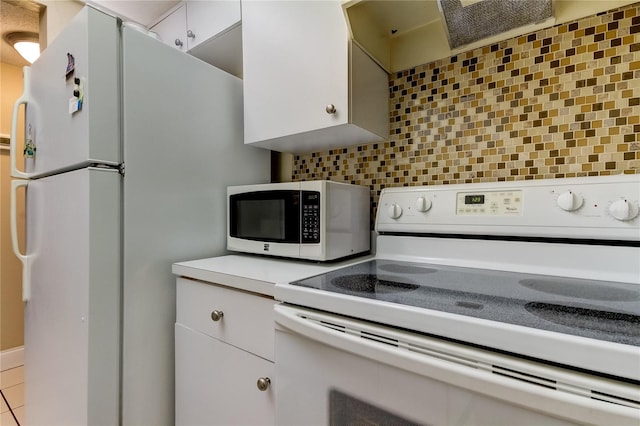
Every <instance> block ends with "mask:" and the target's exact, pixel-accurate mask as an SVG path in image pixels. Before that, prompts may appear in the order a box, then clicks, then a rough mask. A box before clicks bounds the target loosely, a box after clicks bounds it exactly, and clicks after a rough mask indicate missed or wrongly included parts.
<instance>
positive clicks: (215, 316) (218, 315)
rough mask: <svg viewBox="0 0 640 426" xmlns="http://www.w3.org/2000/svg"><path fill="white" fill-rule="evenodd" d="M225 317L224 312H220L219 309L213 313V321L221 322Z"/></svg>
mask: <svg viewBox="0 0 640 426" xmlns="http://www.w3.org/2000/svg"><path fill="white" fill-rule="evenodd" d="M223 316H224V313H223V312H222V311H218V310H217V309H216V310H215V311H213V312H211V319H212V320H214V321H220V320H221V319H222V317H223Z"/></svg>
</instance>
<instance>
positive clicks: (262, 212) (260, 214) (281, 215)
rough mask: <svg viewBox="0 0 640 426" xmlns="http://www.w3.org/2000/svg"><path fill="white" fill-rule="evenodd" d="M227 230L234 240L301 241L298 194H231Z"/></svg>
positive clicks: (289, 192)
mask: <svg viewBox="0 0 640 426" xmlns="http://www.w3.org/2000/svg"><path fill="white" fill-rule="evenodd" d="M229 203H230V210H229V213H230V215H231V216H230V227H229V228H230V229H229V233H230V235H231V236H232V237H234V238H242V239H245V240H256V241H265V242H280V243H299V242H300V191H258V192H249V193H244V194H236V195H232V196H231V197H230V199H229Z"/></svg>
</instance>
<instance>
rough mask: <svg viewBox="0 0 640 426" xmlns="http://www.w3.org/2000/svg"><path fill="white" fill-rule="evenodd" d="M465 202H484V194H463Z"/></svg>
mask: <svg viewBox="0 0 640 426" xmlns="http://www.w3.org/2000/svg"><path fill="white" fill-rule="evenodd" d="M464 203H465V204H484V195H465V196H464Z"/></svg>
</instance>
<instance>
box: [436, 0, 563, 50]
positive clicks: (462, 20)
mask: <svg viewBox="0 0 640 426" xmlns="http://www.w3.org/2000/svg"><path fill="white" fill-rule="evenodd" d="M437 3H438V6H439V9H440V12H441V14H442V18H443V23H444V25H445V31H446V33H447V38H448V40H449V46H450V47H451V48H452V49H456V48H458V47H461V46H465V45H468V44H471V43H474V42H476V41H479V40H483V39H485V38H488V37H491V36H494V35H496V34H501V33H504V32H507V31H509V30H512V29H514V28H519V27H524V26H526V25H534V24H538V23H541V22H544V21H545V20H547V19H549V18H551V17H552V16H553V5H552V3H551V0H471V1H464V0H437Z"/></svg>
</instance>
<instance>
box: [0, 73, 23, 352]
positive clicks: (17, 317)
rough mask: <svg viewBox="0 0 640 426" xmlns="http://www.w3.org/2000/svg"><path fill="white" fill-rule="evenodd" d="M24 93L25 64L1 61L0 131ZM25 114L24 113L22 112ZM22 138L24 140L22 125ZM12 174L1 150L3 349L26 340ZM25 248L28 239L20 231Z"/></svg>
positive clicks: (20, 223) (0, 301) (0, 346)
mask: <svg viewBox="0 0 640 426" xmlns="http://www.w3.org/2000/svg"><path fill="white" fill-rule="evenodd" d="M21 94H22V68H21V67H17V66H13V65H8V64H4V63H0V134H2V135H3V136H5V135H7V136H8V135H9V133H10V132H11V115H12V110H13V103H14V102H15V101H16V99H18V98H19V97H20V95H21ZM21 115H22V114H21ZM18 129H19V130H18V138H17V139H18V140H23V137H24V136H23V132H22V126H18ZM10 185H11V176H10V170H9V151H6V150H1V151H0V236H1V237H0V351H4V350H7V349H10V348H14V347H17V346H22V345H23V341H24V331H23V330H24V322H23V303H22V264H21V263H20V261H19V260H18V258H17V257H15V255H14V254H13V249H12V247H11V233H10V227H9V213H10V210H9V207H10V198H9V197H10V190H11V186H10ZM20 195H21V196H20V197H18V200H17V201H18V203H17V204H18V206H22V209H21V210H19V212H18V218H19V220H18V227H19V229H24V199H23V198H22V192H20ZM20 237H21V238H20V239H21V243H22V244H23V245H22V248H23V250H24V240H23V238H22V235H20Z"/></svg>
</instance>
